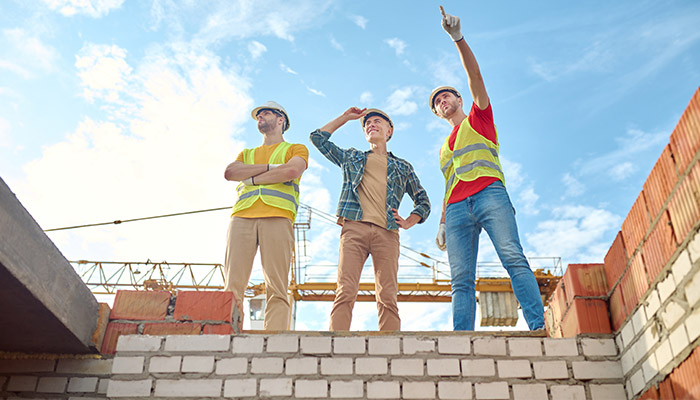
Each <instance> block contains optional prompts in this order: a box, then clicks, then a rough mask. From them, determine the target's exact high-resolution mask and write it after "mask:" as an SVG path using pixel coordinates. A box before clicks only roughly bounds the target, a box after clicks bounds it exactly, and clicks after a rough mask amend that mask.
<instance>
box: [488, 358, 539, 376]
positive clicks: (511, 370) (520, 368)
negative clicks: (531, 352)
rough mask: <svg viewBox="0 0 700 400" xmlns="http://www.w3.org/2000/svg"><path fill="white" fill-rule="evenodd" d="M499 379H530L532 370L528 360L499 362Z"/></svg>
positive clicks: (497, 362) (497, 363)
mask: <svg viewBox="0 0 700 400" xmlns="http://www.w3.org/2000/svg"><path fill="white" fill-rule="evenodd" d="M496 365H497V367H498V377H499V378H530V377H531V376H532V368H531V367H530V361H528V360H498V361H496Z"/></svg>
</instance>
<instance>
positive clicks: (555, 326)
mask: <svg viewBox="0 0 700 400" xmlns="http://www.w3.org/2000/svg"><path fill="white" fill-rule="evenodd" d="M560 322H561V321H560V319H556V320H555V318H554V311H553V309H552V303H551V302H550V303H549V307H547V308H546V309H545V310H544V328H545V329H546V331H547V337H551V338H560V337H561V329H560V328H559V323H560Z"/></svg>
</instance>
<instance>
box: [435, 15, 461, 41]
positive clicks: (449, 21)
mask: <svg viewBox="0 0 700 400" xmlns="http://www.w3.org/2000/svg"><path fill="white" fill-rule="evenodd" d="M440 12H441V13H442V29H444V30H445V32H447V34H448V35H450V37H451V38H452V40H453V41H455V42H458V41H459V40H460V39H462V29H461V27H460V23H459V17H455V16H454V15H450V14H446V13H445V9H444V8H442V6H440Z"/></svg>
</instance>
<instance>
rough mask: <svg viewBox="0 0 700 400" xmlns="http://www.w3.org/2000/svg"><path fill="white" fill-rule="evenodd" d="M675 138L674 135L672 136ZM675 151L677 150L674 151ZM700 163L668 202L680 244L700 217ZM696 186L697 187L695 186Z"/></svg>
mask: <svg viewBox="0 0 700 400" xmlns="http://www.w3.org/2000/svg"><path fill="white" fill-rule="evenodd" d="M671 137H672V138H673V136H671ZM674 153H675V152H674ZM699 165H700V164H697V163H696V164H695V167H693V169H692V171H691V173H690V174H688V175H686V176H685V178H684V179H683V181H682V182H681V183H680V184H679V186H678V187H677V188H676V191H675V193H674V194H673V198H672V199H671V201H670V202H669V204H668V212H669V215H670V217H671V225H672V226H673V232H674V233H675V235H676V239H677V240H678V244H681V243H682V242H683V240H685V238H686V236H687V235H688V234H689V233H690V232H691V229H692V227H693V225H695V223H696V222H697V221H698V219H700V207H698V204H700V191H698V186H700V184H699V183H697V181H696V180H700V179H698V177H697V175H698V173H697V172H696V170H698V169H700V167H699ZM693 186H695V187H693Z"/></svg>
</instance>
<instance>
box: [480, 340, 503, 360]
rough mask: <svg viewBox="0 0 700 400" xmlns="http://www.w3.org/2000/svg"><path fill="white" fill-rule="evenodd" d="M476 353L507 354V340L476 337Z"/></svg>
mask: <svg viewBox="0 0 700 400" xmlns="http://www.w3.org/2000/svg"><path fill="white" fill-rule="evenodd" d="M473 344H474V354H475V355H484V356H505V355H506V340H505V339H504V338H493V337H486V338H477V339H474V343H473Z"/></svg>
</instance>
